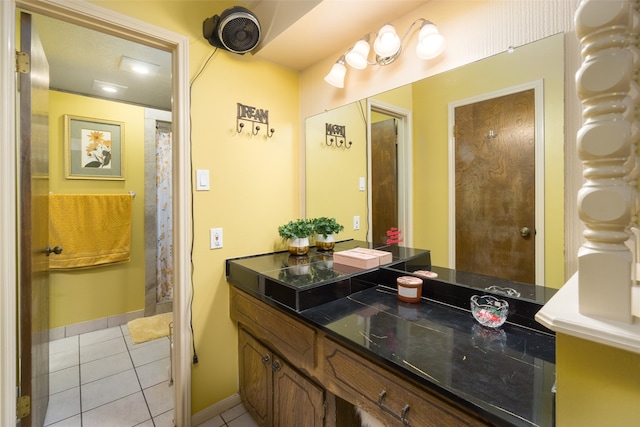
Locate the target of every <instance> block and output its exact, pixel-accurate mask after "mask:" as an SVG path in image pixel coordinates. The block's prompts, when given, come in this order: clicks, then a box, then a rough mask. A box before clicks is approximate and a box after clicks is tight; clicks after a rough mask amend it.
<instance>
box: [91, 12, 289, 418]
mask: <svg viewBox="0 0 640 427" xmlns="http://www.w3.org/2000/svg"><path fill="white" fill-rule="evenodd" d="M92 3H96V4H98V5H100V6H102V7H106V8H110V9H113V10H115V11H117V12H119V13H122V14H125V15H129V16H132V17H134V18H137V19H140V20H142V21H146V22H149V23H151V24H153V25H156V26H159V27H163V28H166V29H168V30H171V31H174V32H176V33H181V34H185V35H187V36H188V37H189V39H190V43H189V50H190V52H189V73H190V76H191V80H192V79H193V78H194V77H195V76H196V74H198V71H199V70H200V69H201V68H202V67H203V65H204V64H205V62H206V61H207V59H208V58H209V56H210V55H211V54H212V52H214V48H213V47H212V46H211V45H209V43H208V42H207V41H206V40H205V39H204V38H203V37H202V21H203V20H204V19H205V18H207V17H210V16H212V15H214V14H219V13H220V12H222V11H223V10H224V9H225V8H227V7H230V6H233V5H234V3H232V2H220V1H215V2H202V1H176V0H169V1H162V2H145V1H134V0H128V1H94V2H92ZM150 6H152V7H150ZM237 102H240V103H242V104H245V105H251V106H254V107H258V108H263V109H266V110H269V120H270V126H271V127H273V128H275V131H276V132H275V134H274V136H273V138H269V139H265V138H264V137H263V135H264V134H263V133H261V134H260V136H258V137H249V136H248V134H247V133H246V132H245V133H244V134H241V135H238V134H236V133H235V131H234V129H235V127H236V103H237ZM299 110H300V105H299V83H298V75H297V73H295V72H293V71H291V70H288V69H285V68H282V67H279V66H276V65H274V64H271V63H268V62H265V61H261V60H258V59H256V58H254V57H253V56H252V55H251V54H246V55H236V54H232V53H229V52H224V51H218V52H216V53H215V54H214V56H213V58H212V59H211V61H209V63H208V65H207V66H206V67H205V68H204V70H203V71H202V73H201V74H200V75H199V77H198V78H197V79H196V80H195V81H193V83H192V91H191V119H192V141H191V142H190V143H191V144H192V157H193V169H194V170H195V169H209V170H210V180H211V181H210V182H211V190H210V191H198V192H194V201H193V204H194V208H193V210H194V217H193V221H194V235H195V241H194V250H193V266H194V272H193V292H194V298H193V328H194V336H195V345H196V348H197V353H198V357H199V363H198V364H197V365H194V366H193V368H192V412H193V413H196V412H198V411H201V410H203V409H205V408H206V407H208V406H210V405H213V404H214V403H216V402H219V401H220V400H222V399H225V398H227V397H229V396H231V395H233V394H235V393H237V392H238V354H237V330H236V327H235V326H234V325H233V323H232V322H231V319H230V318H229V286H230V285H229V284H228V283H227V281H226V277H225V269H224V266H225V260H226V259H228V258H233V257H238V256H243V255H249V254H255V253H263V252H268V251H272V250H274V249H283V248H284V244H283V242H282V240H281V239H280V237H279V236H278V231H277V228H278V226H279V225H281V224H284V223H286V222H287V221H289V220H290V219H295V218H297V217H298V216H299V206H300V202H299V182H300V171H299V169H300V168H299V135H300V123H299ZM185 143H186V142H185ZM212 227H222V228H223V233H224V247H223V248H222V249H217V250H211V249H209V229H210V228H212ZM185 285H187V284H184V283H182V284H178V286H185Z"/></svg>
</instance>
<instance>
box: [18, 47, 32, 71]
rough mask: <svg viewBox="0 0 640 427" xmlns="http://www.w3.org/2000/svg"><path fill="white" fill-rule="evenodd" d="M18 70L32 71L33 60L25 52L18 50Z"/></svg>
mask: <svg viewBox="0 0 640 427" xmlns="http://www.w3.org/2000/svg"><path fill="white" fill-rule="evenodd" d="M16 71H17V72H18V73H21V74H28V73H29V72H30V71H31V60H30V58H29V55H28V54H26V53H25V52H16Z"/></svg>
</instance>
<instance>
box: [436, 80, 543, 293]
mask: <svg viewBox="0 0 640 427" xmlns="http://www.w3.org/2000/svg"><path fill="white" fill-rule="evenodd" d="M530 89H533V92H534V95H533V98H534V102H535V109H534V116H535V127H534V135H535V162H536V166H535V174H536V176H535V204H536V208H535V215H536V221H535V227H536V229H535V234H534V238H535V245H536V247H535V258H536V259H535V272H536V283H535V284H536V285H541V286H544V283H545V277H544V273H545V258H544V249H545V248H544V243H545V238H544V236H545V231H544V219H545V218H544V200H545V199H544V195H545V191H544V183H545V179H544V178H545V177H544V82H543V80H542V79H540V80H534V81H532V82H528V83H523V84H521V85H516V86H511V87H508V88H504V89H500V90H497V91H493V92H487V93H483V94H480V95H476V96H472V97H470V98H465V99H461V100H458V101H454V102H450V103H449V113H448V121H449V123H448V129H449V137H448V139H449V268H452V269H455V268H456V265H455V264H456V165H455V162H456V159H455V143H456V141H455V136H454V132H453V130H454V125H455V109H456V108H457V107H460V106H463V105H468V104H474V103H476V102H481V101H486V100H489V99H493V98H497V97H500V96H505V95H512V94H514V93H518V92H523V91H525V90H530Z"/></svg>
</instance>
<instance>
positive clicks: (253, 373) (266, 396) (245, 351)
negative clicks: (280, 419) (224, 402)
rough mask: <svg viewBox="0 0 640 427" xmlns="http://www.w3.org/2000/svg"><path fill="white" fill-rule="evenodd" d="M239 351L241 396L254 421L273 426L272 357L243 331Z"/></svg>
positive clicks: (239, 338) (239, 336) (241, 330)
mask: <svg viewBox="0 0 640 427" xmlns="http://www.w3.org/2000/svg"><path fill="white" fill-rule="evenodd" d="M238 343H239V348H240V397H241V399H242V403H244V406H245V408H246V409H247V411H248V412H249V413H250V414H251V416H252V417H253V419H254V420H255V421H256V422H257V423H258V424H260V425H261V426H263V427H268V426H271V425H272V422H271V421H272V419H273V416H272V407H273V401H272V392H271V390H272V388H273V387H272V373H271V362H272V359H273V354H271V352H270V351H269V350H268V349H267V348H266V347H265V346H263V345H262V344H260V343H259V342H258V341H256V340H255V339H254V338H253V337H252V336H251V335H249V334H248V333H247V332H246V331H245V330H244V329H242V328H240V329H239V333H238Z"/></svg>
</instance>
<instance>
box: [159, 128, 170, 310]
mask: <svg viewBox="0 0 640 427" xmlns="http://www.w3.org/2000/svg"><path fill="white" fill-rule="evenodd" d="M171 206H172V204H171V123H164V122H157V124H156V207H157V211H156V218H157V237H158V242H157V266H156V284H157V293H156V302H163V301H171V300H173V252H172V250H173V233H172V228H173V226H172V220H173V219H172V208H171Z"/></svg>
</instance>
